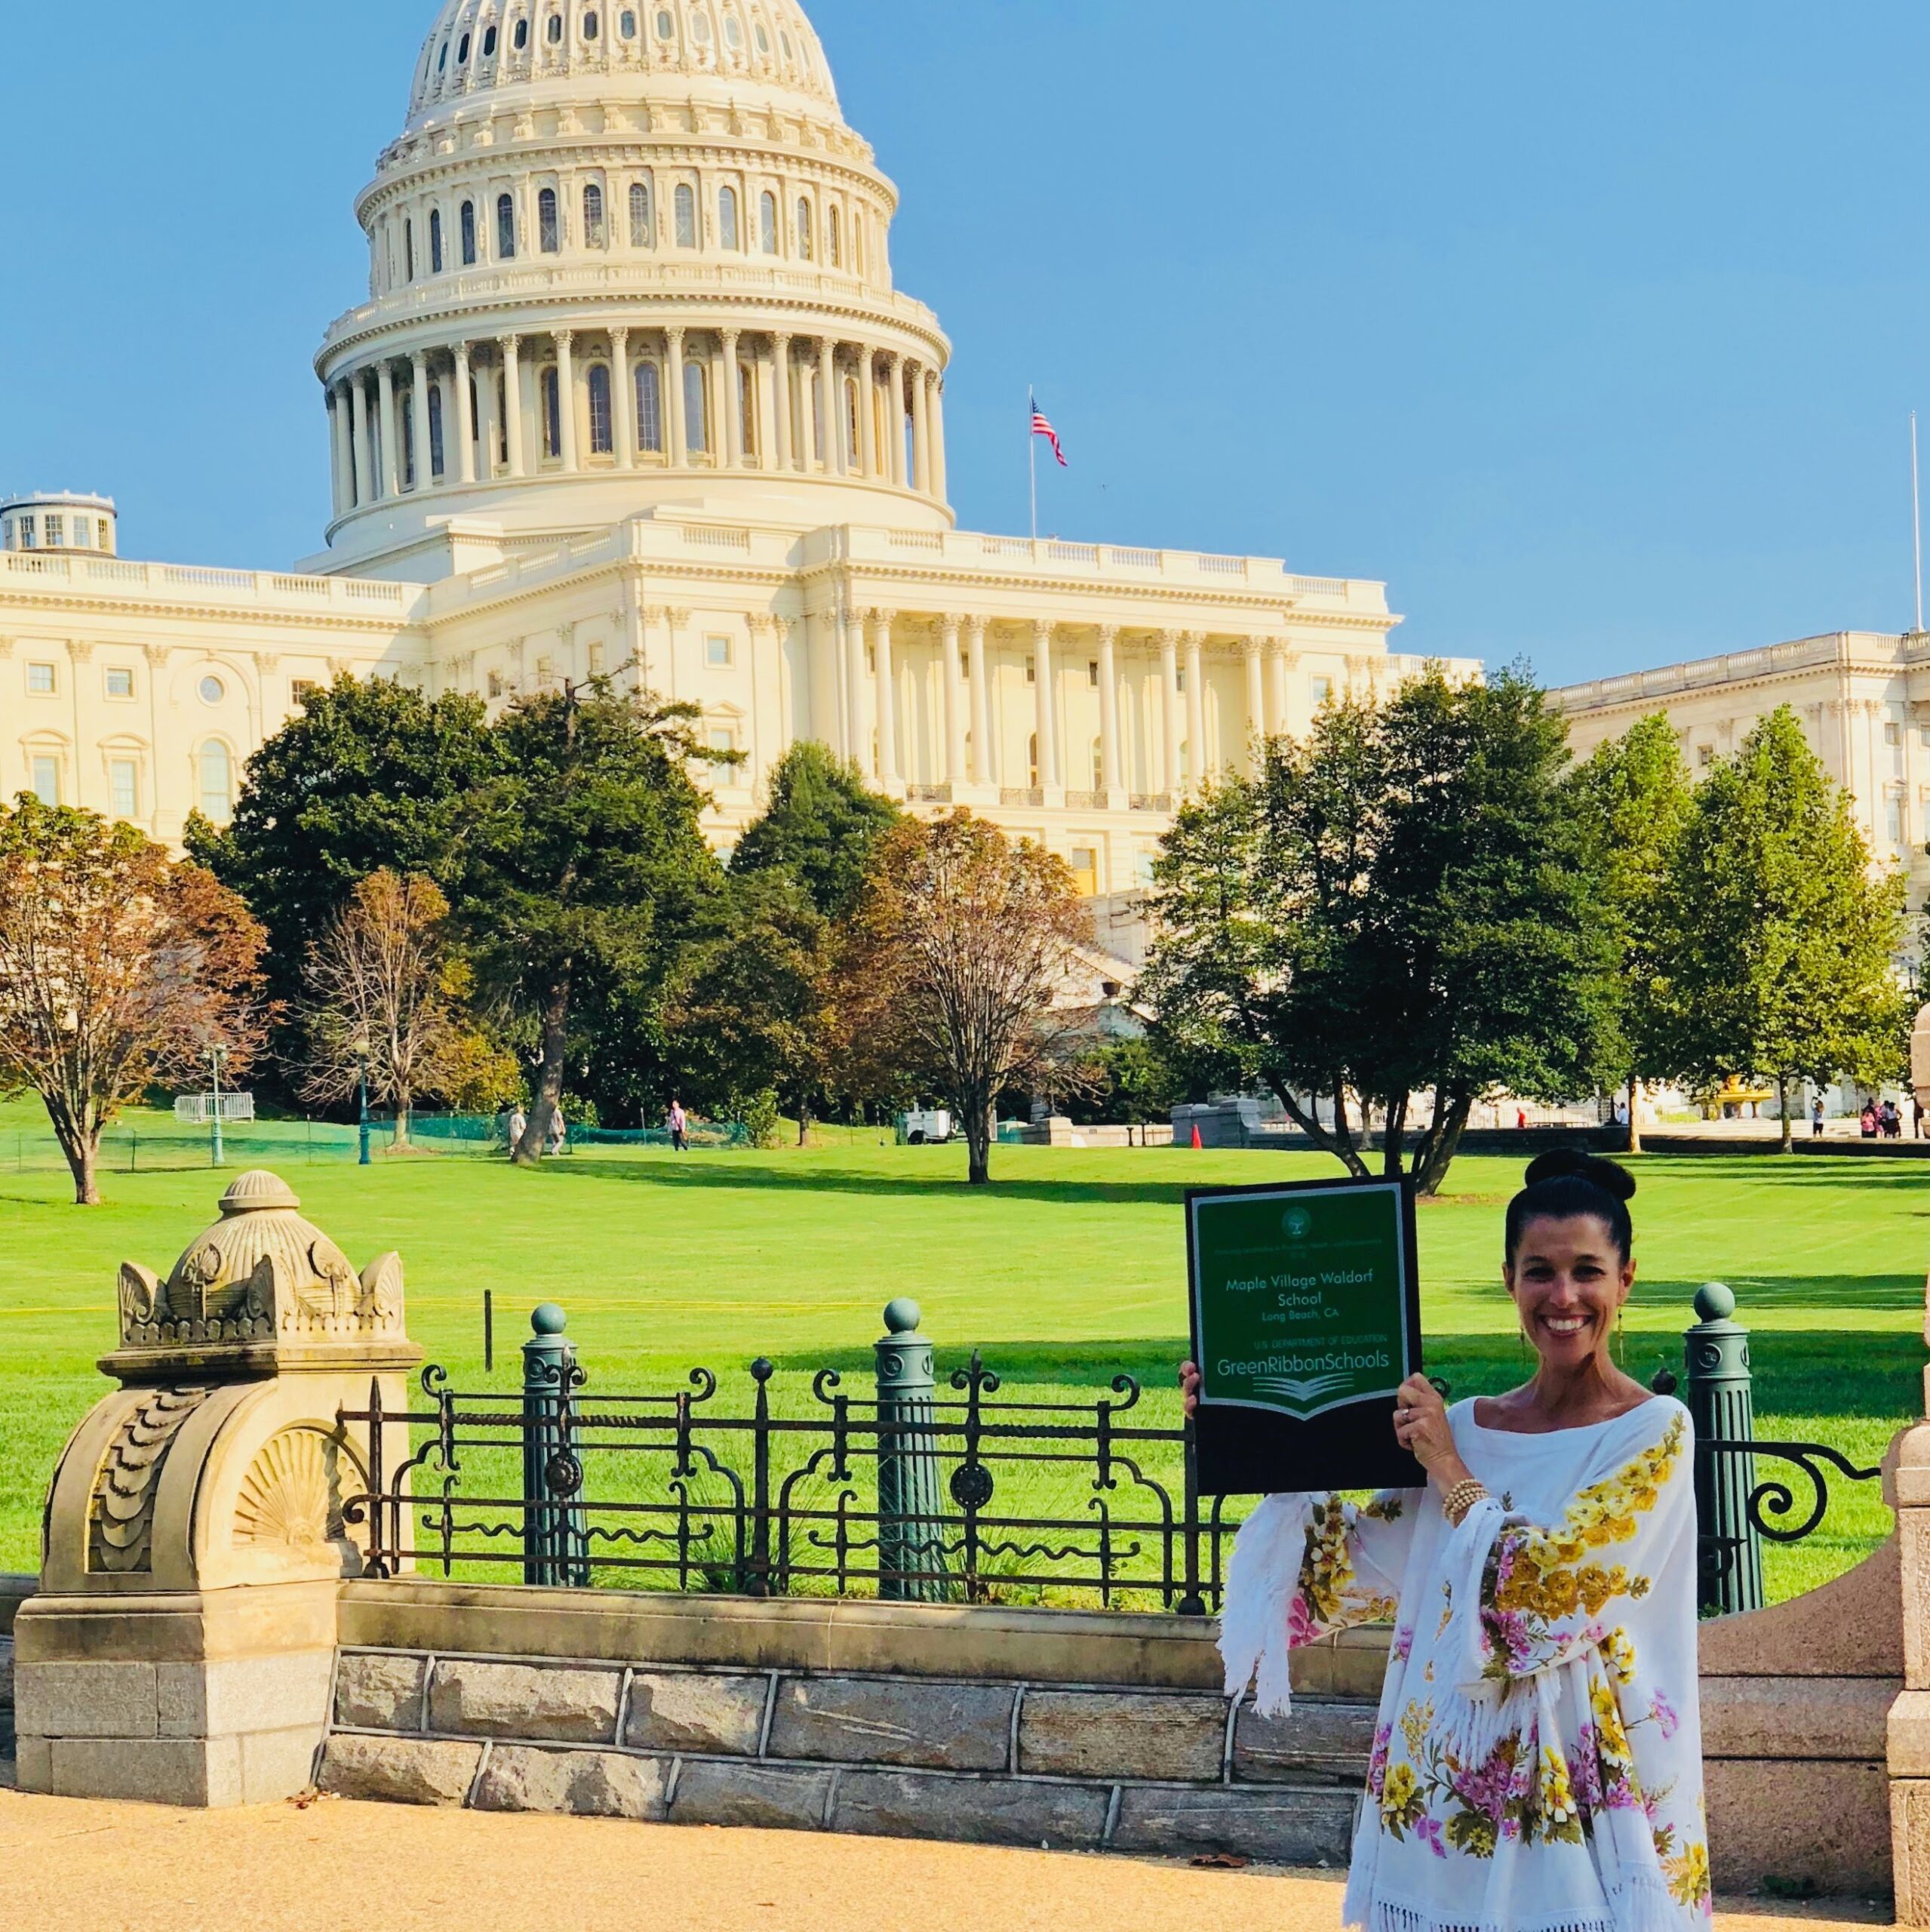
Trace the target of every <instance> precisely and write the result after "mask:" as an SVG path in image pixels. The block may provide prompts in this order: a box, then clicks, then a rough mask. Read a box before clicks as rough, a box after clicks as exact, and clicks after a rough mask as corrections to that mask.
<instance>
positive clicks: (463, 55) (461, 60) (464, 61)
mask: <svg viewBox="0 0 1930 1932" xmlns="http://www.w3.org/2000/svg"><path fill="white" fill-rule="evenodd" d="M468 65H469V35H467V34H465V35H463V40H462V44H461V45H460V46H459V47H458V48H456V66H459V67H466V66H468Z"/></svg>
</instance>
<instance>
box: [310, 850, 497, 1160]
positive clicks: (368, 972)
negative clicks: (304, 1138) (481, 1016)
mask: <svg viewBox="0 0 1930 1932" xmlns="http://www.w3.org/2000/svg"><path fill="white" fill-rule="evenodd" d="M448 919H449V901H448V900H447V899H445V898H444V897H443V895H442V893H441V891H440V890H439V889H438V887H437V886H436V885H435V883H434V881H432V880H429V879H426V878H423V877H422V876H421V875H420V874H419V873H417V874H412V875H410V877H408V878H402V877H401V876H399V875H398V874H396V873H395V872H391V871H389V870H388V869H386V867H385V868H384V869H383V870H382V871H380V872H371V873H370V875H369V876H368V877H367V878H365V879H364V880H363V881H361V883H360V884H358V885H357V886H356V888H355V890H354V891H352V893H351V894H349V897H348V900H347V901H346V903H344V905H343V906H342V908H341V909H340V911H339V912H337V913H336V914H335V915H334V916H333V918H331V919H330V921H329V922H328V924H327V925H326V926H325V927H324V928H323V929H322V932H321V937H319V938H318V939H317V940H315V943H313V944H312V946H310V947H309V951H308V960H307V964H306V968H305V970H304V972H303V1001H302V1004H301V1006H300V1020H301V1022H302V1026H303V1031H304V1032H305V1033H306V1035H307V1037H308V1039H309V1060H308V1064H307V1067H306V1071H305V1073H304V1076H303V1081H302V1093H303V1097H304V1098H305V1099H307V1100H313V1101H316V1102H318V1103H327V1102H329V1101H333V1100H343V1099H346V1097H347V1096H349V1094H352V1093H354V1092H355V1090H356V1087H357V1084H358V1081H360V1079H361V1072H362V1068H363V1066H364V1063H366V1064H367V1069H368V1082H369V1092H370V1096H371V1097H373V1099H375V1100H377V1101H379V1102H381V1103H383V1104H385V1105H386V1106H391V1107H392V1108H394V1109H395V1133H394V1141H395V1145H396V1146H405V1145H406V1144H407V1141H408V1139H409V1121H410V1116H411V1115H413V1112H415V1107H416V1101H417V1100H420V1099H423V1098H425V1097H428V1096H429V1095H432V1094H447V1092H449V1091H450V1089H451V1088H452V1086H453V1085H455V1084H459V1083H460V1082H461V1081H462V1080H463V1077H464V1074H465V1072H466V1069H467V1068H468V1066H469V1063H470V1062H471V1060H472V1057H473V1053H472V1049H473V1044H474V1029H472V1026H470V1024H469V1020H468V1017H467V1014H466V1011H465V1004H464V1002H465V1000H466V996H467V994H468V991H469V969H468V968H467V967H466V964H464V963H463V961H461V960H460V959H459V958H456V957H455V956H454V955H453V954H452V953H451V952H450V944H449V931H448Z"/></svg>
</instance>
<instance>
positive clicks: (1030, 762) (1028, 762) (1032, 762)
mask: <svg viewBox="0 0 1930 1932" xmlns="http://www.w3.org/2000/svg"><path fill="white" fill-rule="evenodd" d="M1025 768H1026V769H1027V770H1028V771H1030V772H1031V774H1032V775H1031V777H1030V778H1028V780H1026V781H1025V782H1026V783H1027V784H1028V785H1029V786H1031V788H1032V789H1033V790H1034V791H1035V792H1036V791H1037V789H1039V734H1038V733H1037V732H1036V731H1034V733H1033V734H1032V735H1031V737H1029V738H1028V739H1027V740H1025Z"/></svg>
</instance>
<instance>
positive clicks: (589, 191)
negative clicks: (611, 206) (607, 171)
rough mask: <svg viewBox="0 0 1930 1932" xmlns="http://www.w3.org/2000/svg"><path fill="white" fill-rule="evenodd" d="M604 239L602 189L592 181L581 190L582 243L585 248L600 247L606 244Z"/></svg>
mask: <svg viewBox="0 0 1930 1932" xmlns="http://www.w3.org/2000/svg"><path fill="white" fill-rule="evenodd" d="M606 241H607V238H606V236H605V235H604V225H603V190H602V189H601V188H599V187H598V186H597V184H596V183H595V182H594V181H592V183H590V184H589V186H588V187H587V188H585V189H584V190H583V243H584V245H585V247H586V248H603V247H604V246H605V245H606Z"/></svg>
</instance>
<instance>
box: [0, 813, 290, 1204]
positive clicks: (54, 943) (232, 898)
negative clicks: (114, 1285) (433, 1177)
mask: <svg viewBox="0 0 1930 1932" xmlns="http://www.w3.org/2000/svg"><path fill="white" fill-rule="evenodd" d="M265 943H266V934H264V932H263V929H262V928H261V927H260V924H258V923H257V921H255V919H254V918H253V917H252V915H250V913H249V912H248V909H247V906H244V904H243V903H242V902H241V900H240V899H239V898H238V897H237V896H236V895H235V894H234V893H232V892H230V891H229V890H228V889H227V888H226V886H223V885H222V884H219V883H218V882H217V881H216V879H215V878H214V876H213V875H212V874H211V873H209V872H204V871H203V870H202V869H201V867H200V866H196V865H191V864H187V863H177V862H175V861H174V860H171V859H170V858H169V857H168V856H167V853H166V852H165V851H164V850H163V849H162V848H161V847H160V846H158V845H156V844H153V843H152V841H149V840H148V839H146V838H143V837H142V836H141V835H140V833H139V832H137V831H135V830H134V828H133V827H132V826H127V825H115V826H109V825H108V824H107V823H106V821H105V820H103V819H101V818H100V817H98V816H97V814H94V813H93V812H82V811H67V810H65V809H63V808H60V807H58V806H51V805H46V804H42V803H41V801H39V800H38V798H34V797H33V796H32V795H31V794H26V793H23V795H21V797H20V799H19V801H17V804H16V805H15V806H14V809H13V810H12V811H6V810H5V809H4V808H0V1087H6V1086H12V1087H14V1088H21V1087H26V1088H32V1090H33V1091H35V1092H36V1093H37V1094H39V1096H40V1097H41V1100H43V1101H45V1103H46V1106H47V1112H48V1118H49V1119H51V1121H52V1122H53V1124H54V1134H55V1137H57V1139H58V1140H59V1141H60V1150H61V1152H63V1154H64V1155H66V1158H67V1164H68V1166H69V1168H72V1171H73V1176H74V1198H75V1201H77V1202H78V1204H80V1205H81V1206H82V1207H93V1206H96V1205H97V1204H99V1201H100V1183H99V1180H98V1178H97V1167H98V1163H99V1159H100V1137H101V1134H102V1131H103V1130H104V1129H105V1128H106V1126H107V1125H108V1124H109V1122H110V1121H112V1119H113V1118H114V1117H115V1115H116V1113H118V1112H119V1110H120V1109H121V1108H122V1107H124V1106H127V1105H128V1103H130V1102H131V1101H134V1100H138V1099H140V1097H141V1096H142V1095H143V1094H145V1093H146V1091H147V1090H148V1089H149V1088H151V1087H153V1086H155V1085H156V1084H159V1083H161V1082H164V1081H171V1080H180V1081H186V1080H189V1079H192V1078H195V1077H196V1076H197V1075H198V1072H200V1070H201V1068H202V1067H203V1066H204V1063H205V1060H206V1058H207V1054H208V1051H209V1050H210V1049H211V1048H215V1047H219V1048H223V1049H224V1050H225V1051H226V1056H227V1062H226V1064H227V1070H228V1071H229V1073H231V1074H235V1075H238V1074H240V1073H242V1072H245V1071H246V1069H247V1064H248V1062H249V1060H250V1059H251V1058H252V1057H253V1056H254V1054H256V1053H257V1051H259V1049H260V1044H261V1041H262V1038H263V1032H264V1030H265V1025H266V1021H267V1020H268V1019H269V1017H271V1016H270V1015H269V1014H268V1013H267V1012H266V1010H265V1009H264V1008H263V1005H262V1004H261V998H260V995H261V985H262V976H261V968H260V961H261V955H262V949H263V946H264V944H265Z"/></svg>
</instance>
